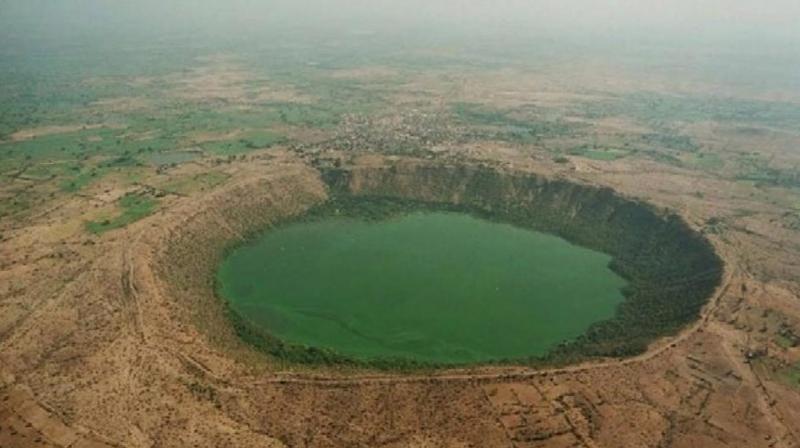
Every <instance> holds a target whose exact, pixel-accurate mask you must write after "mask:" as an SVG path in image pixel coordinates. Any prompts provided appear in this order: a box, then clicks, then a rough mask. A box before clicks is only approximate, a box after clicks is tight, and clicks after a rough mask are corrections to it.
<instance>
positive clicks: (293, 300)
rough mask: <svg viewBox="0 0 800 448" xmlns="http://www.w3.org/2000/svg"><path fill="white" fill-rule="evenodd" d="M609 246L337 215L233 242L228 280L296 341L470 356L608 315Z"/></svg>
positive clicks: (488, 225) (436, 220)
mask: <svg viewBox="0 0 800 448" xmlns="http://www.w3.org/2000/svg"><path fill="white" fill-rule="evenodd" d="M610 260H611V258H610V256H608V255H606V254H603V253H600V252H595V251H592V250H589V249H586V248H583V247H579V246H575V245H573V244H570V243H568V242H566V241H564V240H563V239H560V238H558V237H555V236H552V235H548V234H544V233H540V232H535V231H532V230H527V229H522V228H518V227H514V226H511V225H507V224H501V223H496V222H491V221H487V220H482V219H478V218H475V217H472V216H469V215H466V214H459V213H450V212H420V213H412V214H409V215H404V216H401V217H396V218H393V219H389V220H386V221H378V222H376V221H361V220H357V219H353V218H343V217H331V218H325V219H322V220H319V221H312V222H302V223H296V224H290V225H287V226H285V227H281V228H278V229H274V230H272V231H269V232H266V233H264V234H263V235H261V236H260V237H259V238H257V239H256V240H254V241H253V242H251V243H250V244H248V245H244V246H242V247H240V248H238V249H236V250H234V251H233V252H232V253H231V254H230V255H229V256H228V257H226V259H225V260H224V261H223V263H222V264H221V266H220V268H219V271H218V273H217V280H218V288H219V289H218V292H219V293H220V295H222V296H223V297H224V298H225V299H226V300H227V301H228V302H229V304H230V306H231V308H232V309H233V310H234V311H235V312H237V313H238V314H239V315H240V316H241V317H243V318H244V319H246V320H248V321H250V322H251V323H253V324H255V325H257V326H260V327H262V328H264V329H265V330H267V331H268V332H270V333H271V334H273V335H275V336H277V337H279V338H281V339H282V340H284V341H286V342H290V343H297V344H302V345H307V346H314V347H320V348H329V349H333V350H335V351H337V352H339V353H342V354H345V355H349V356H351V357H354V358H358V359H364V360H370V359H380V358H393V357H403V358H410V359H414V360H418V361H429V362H437V363H469V362H484V361H490V360H499V359H511V358H522V357H525V356H531V355H542V354H544V353H546V352H547V351H548V349H550V348H551V347H553V346H554V345H556V344H558V343H559V342H561V341H564V340H568V339H572V338H574V337H576V336H578V335H580V334H582V333H583V332H584V331H585V330H586V329H587V327H588V326H589V325H590V324H592V323H593V322H596V321H600V320H604V319H607V318H610V317H612V316H613V314H614V310H615V307H616V305H617V304H619V303H620V302H621V301H622V300H623V296H622V294H621V292H620V288H622V287H623V286H624V285H625V281H624V280H623V279H622V278H620V277H619V276H618V275H616V274H615V273H614V272H612V271H611V270H610V269H609V268H608V263H609V261H610Z"/></svg>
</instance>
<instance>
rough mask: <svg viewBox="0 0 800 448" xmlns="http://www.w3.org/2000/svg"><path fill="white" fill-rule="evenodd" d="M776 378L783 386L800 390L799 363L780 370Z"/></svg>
mask: <svg viewBox="0 0 800 448" xmlns="http://www.w3.org/2000/svg"><path fill="white" fill-rule="evenodd" d="M778 378H779V379H780V380H781V381H783V382H784V383H785V384H787V385H789V386H791V387H794V388H795V389H800V363H797V364H795V365H793V366H790V367H787V368H785V369H783V370H780V371H779V372H778Z"/></svg>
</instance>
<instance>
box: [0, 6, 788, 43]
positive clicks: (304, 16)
mask: <svg viewBox="0 0 800 448" xmlns="http://www.w3.org/2000/svg"><path fill="white" fill-rule="evenodd" d="M0 23H2V24H4V25H6V26H11V28H10V31H9V29H8V28H7V30H6V33H9V32H16V33H31V32H33V33H35V32H45V31H48V30H49V32H53V31H54V30H56V31H60V32H64V33H76V32H80V31H82V29H100V30H110V31H113V30H115V29H117V28H118V27H119V26H123V28H125V27H126V26H127V27H130V28H131V29H138V30H139V31H146V30H147V29H148V28H150V29H151V30H155V29H162V28H177V29H183V28H185V27H193V28H201V29H202V28H204V27H205V28H207V29H209V30H220V29H221V30H227V31H230V32H237V31H239V32H242V31H246V30H249V29H251V28H258V27H259V26H279V25H280V26H283V25H291V26H294V27H303V26H305V25H308V26H321V25H328V26H349V27H363V28H364V29H374V30H381V29H385V27H387V26H389V27H397V28H403V27H416V26H427V25H440V26H456V27H460V28H469V27H475V30H476V31H479V28H478V27H480V26H481V25H482V26H488V27H492V28H503V27H514V28H523V29H524V28H528V29H530V30H532V31H534V30H535V31H539V32H542V31H547V32H560V33H573V34H576V35H580V34H581V33H586V34H597V33H641V32H644V31H650V32H653V33H658V34H673V33H674V34H685V33H690V34H691V33H695V34H697V35H698V36H701V35H707V36H731V37H732V36H736V35H740V34H741V33H746V34H747V35H748V36H750V37H753V38H760V37H770V36H772V37H777V38H785V39H793V40H796V41H797V40H800V0H291V1H290V0H158V1H156V0H0ZM14 24H16V26H14ZM19 25H23V26H19Z"/></svg>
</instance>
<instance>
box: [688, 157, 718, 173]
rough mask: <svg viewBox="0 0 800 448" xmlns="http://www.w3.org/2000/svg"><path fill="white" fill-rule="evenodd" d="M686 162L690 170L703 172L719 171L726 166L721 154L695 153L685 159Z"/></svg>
mask: <svg viewBox="0 0 800 448" xmlns="http://www.w3.org/2000/svg"><path fill="white" fill-rule="evenodd" d="M685 162H686V165H687V166H689V167H690V168H694V169H698V170H703V171H712V170H719V169H721V168H722V167H723V166H724V165H725V162H724V161H723V160H722V158H721V157H720V156H719V154H716V153H709V152H698V153H693V154H691V155H690V156H689V157H687V158H686V159H685Z"/></svg>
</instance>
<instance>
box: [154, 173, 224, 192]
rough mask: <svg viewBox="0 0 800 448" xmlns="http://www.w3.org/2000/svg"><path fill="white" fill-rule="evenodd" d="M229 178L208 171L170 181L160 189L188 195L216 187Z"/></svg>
mask: <svg viewBox="0 0 800 448" xmlns="http://www.w3.org/2000/svg"><path fill="white" fill-rule="evenodd" d="M229 178H230V175H228V174H226V173H222V172H219V171H209V172H206V173H200V174H195V175H193V176H186V177H181V178H178V179H175V180H171V181H170V182H168V183H167V184H165V185H164V186H163V187H162V188H163V189H164V190H165V191H168V192H170V193H177V194H190V193H192V192H195V191H203V190H208V189H211V188H214V187H216V186H217V185H220V184H222V183H224V182H225V181H226V180H228V179H229Z"/></svg>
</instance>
